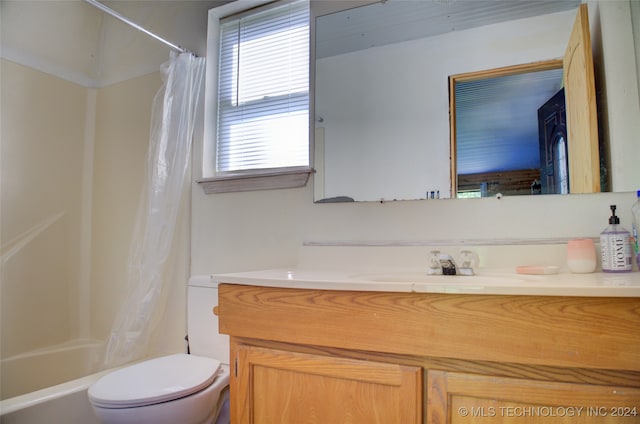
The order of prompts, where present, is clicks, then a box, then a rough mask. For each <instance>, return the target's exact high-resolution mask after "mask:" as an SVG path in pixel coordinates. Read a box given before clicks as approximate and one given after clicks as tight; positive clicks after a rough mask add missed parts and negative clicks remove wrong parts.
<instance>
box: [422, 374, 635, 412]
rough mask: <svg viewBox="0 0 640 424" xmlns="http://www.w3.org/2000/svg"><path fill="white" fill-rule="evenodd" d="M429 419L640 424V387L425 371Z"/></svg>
mask: <svg viewBox="0 0 640 424" xmlns="http://www.w3.org/2000/svg"><path fill="white" fill-rule="evenodd" d="M427 422H428V423H429V424H444V423H447V424H449V423H450V424H463V423H464V424H468V423H473V424H489V423H490V424H497V423H500V424H511V423H513V424H516V423H517V424H532V423H544V424H559V423H562V424H566V423H580V424H596V423H597V424H605V423H606V424H625V423H640V389H638V388H628V387H611V386H596V385H591V384H574V383H555V382H545V381H536V380H525V379H515V378H502V377H491V376H482V375H473V374H459V373H450V372H445V371H429V372H428V373H427Z"/></svg>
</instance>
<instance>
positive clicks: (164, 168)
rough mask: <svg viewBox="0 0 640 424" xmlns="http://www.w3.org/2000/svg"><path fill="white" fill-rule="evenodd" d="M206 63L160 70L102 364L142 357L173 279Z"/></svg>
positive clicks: (176, 58) (180, 60) (190, 59)
mask: <svg viewBox="0 0 640 424" xmlns="http://www.w3.org/2000/svg"><path fill="white" fill-rule="evenodd" d="M204 68H205V59H204V58H198V57H195V56H193V55H192V54H190V53H182V54H177V53H172V54H171V58H170V60H169V61H167V62H166V63H164V64H163V65H162V66H161V69H160V71H161V74H162V80H163V86H162V87H161V88H160V90H159V91H158V93H157V94H156V96H155V98H154V100H153V106H152V113H151V131H150V138H149V150H148V152H147V164H146V173H145V178H144V187H143V191H142V195H141V198H140V203H139V206H138V213H137V218H136V224H135V229H134V233H133V238H132V242H131V248H130V253H129V264H128V265H129V266H128V274H127V290H128V293H127V296H126V298H125V301H124V303H123V304H122V305H121V306H120V309H119V312H118V314H117V315H116V318H115V320H114V323H113V326H112V328H111V333H110V336H109V338H108V340H107V348H106V353H105V361H104V362H105V365H106V366H115V365H119V364H123V363H126V362H130V361H132V360H135V359H139V358H142V357H144V356H145V354H146V352H147V349H148V346H149V339H150V335H151V333H152V332H153V330H154V328H155V326H156V325H157V323H158V321H159V319H160V317H161V316H162V313H163V311H164V308H165V305H166V297H167V295H166V294H167V292H168V290H169V288H170V286H171V284H173V283H175V282H174V281H169V278H168V277H167V275H171V274H172V273H171V272H168V267H169V266H170V264H169V262H170V253H171V247H172V243H173V240H174V236H175V233H176V226H177V224H178V222H177V221H178V216H179V212H180V206H181V205H182V204H183V203H184V202H182V199H183V196H184V194H185V190H188V187H189V180H190V160H191V144H192V138H193V131H194V126H195V120H196V116H197V114H198V111H199V108H200V104H201V102H200V94H201V90H202V83H203V80H204Z"/></svg>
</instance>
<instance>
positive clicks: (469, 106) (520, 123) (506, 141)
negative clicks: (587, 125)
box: [450, 60, 568, 198]
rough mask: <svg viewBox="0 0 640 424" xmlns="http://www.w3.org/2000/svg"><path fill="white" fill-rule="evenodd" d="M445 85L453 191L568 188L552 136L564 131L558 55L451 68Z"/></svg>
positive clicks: (475, 193)
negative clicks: (476, 68) (459, 70)
mask: <svg viewBox="0 0 640 424" xmlns="http://www.w3.org/2000/svg"><path fill="white" fill-rule="evenodd" d="M450 87H451V88H450V89H451V92H450V96H451V106H450V107H451V121H452V125H451V138H452V143H451V149H452V152H453V154H452V156H453V158H454V159H453V163H452V176H451V178H452V181H453V182H454V184H455V183H456V182H457V186H455V185H454V186H453V187H452V190H454V191H455V192H456V196H457V197H459V198H468V197H491V196H495V195H496V194H497V193H502V194H503V195H530V194H542V193H543V194H559V193H564V194H566V193H568V180H567V181H565V182H566V183H567V188H566V190H562V188H561V185H559V184H560V181H561V177H560V174H559V172H560V170H561V169H564V170H567V169H568V163H567V156H566V150H565V151H564V152H562V155H561V156H559V153H560V150H559V149H558V148H557V146H555V144H554V141H555V140H556V139H555V138H553V137H555V136H556V135H557V134H558V133H560V134H561V135H563V140H564V139H566V116H565V107H564V104H565V102H564V91H562V92H561V93H559V91H560V90H561V87H562V62H561V61H560V60H553V61H547V62H537V63H533V64H529V65H520V66H512V67H508V68H503V69H494V70H488V71H482V72H474V73H471V74H464V75H455V76H451V77H450ZM547 103H549V106H546V107H545V105H546V104H547ZM560 106H561V108H560ZM543 111H544V113H542V114H541V112H543ZM556 112H558V113H556ZM545 132H547V133H549V136H548V137H545ZM562 146H563V147H564V148H565V149H566V143H563V144H562ZM559 160H564V165H563V168H558V165H560V163H559ZM556 180H558V184H556Z"/></svg>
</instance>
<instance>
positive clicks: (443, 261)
mask: <svg viewBox="0 0 640 424" xmlns="http://www.w3.org/2000/svg"><path fill="white" fill-rule="evenodd" d="M458 262H459V263H460V266H456V262H455V261H454V260H453V258H452V257H451V256H450V255H447V254H443V253H440V251H439V250H432V251H431V252H430V255H429V269H428V270H427V274H428V275H474V272H473V262H474V255H473V252H472V251H470V250H462V251H461V252H460V259H459V261H458Z"/></svg>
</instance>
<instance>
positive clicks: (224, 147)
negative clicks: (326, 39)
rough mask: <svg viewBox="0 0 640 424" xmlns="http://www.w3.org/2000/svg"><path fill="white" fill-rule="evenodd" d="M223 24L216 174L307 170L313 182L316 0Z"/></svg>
mask: <svg viewBox="0 0 640 424" xmlns="http://www.w3.org/2000/svg"><path fill="white" fill-rule="evenodd" d="M219 31H220V33H219V36H220V38H219V39H220V46H219V56H218V57H219V60H218V63H219V65H218V87H217V88H218V89H217V105H218V108H217V111H218V112H217V124H216V131H215V132H216V143H215V150H214V152H215V153H214V155H215V176H216V177H219V178H222V179H224V178H225V177H227V178H228V177H230V178H236V179H237V178H246V177H247V176H249V177H251V176H256V175H259V176H264V175H266V174H273V173H280V174H282V173H287V172H289V173H290V172H293V173H295V171H296V170H297V171H300V170H304V172H303V173H306V175H305V180H304V182H305V184H306V179H307V178H308V173H309V172H310V167H309V163H310V157H309V3H308V1H295V2H288V3H282V2H280V3H276V4H275V6H274V5H269V6H267V7H266V8H264V9H259V10H257V11H250V12H246V13H243V14H242V15H236V16H231V17H229V18H225V19H222V20H221V21H220V25H219ZM265 188H276V187H265ZM205 190H206V189H205ZM234 191H235V190H234Z"/></svg>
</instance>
